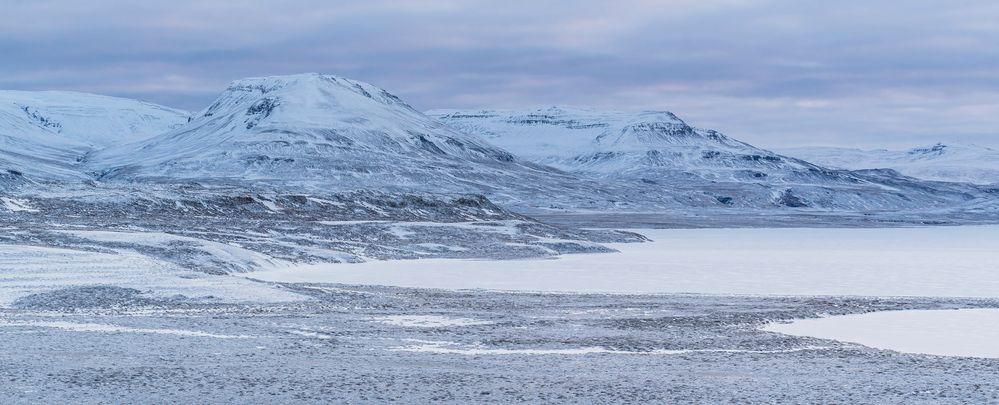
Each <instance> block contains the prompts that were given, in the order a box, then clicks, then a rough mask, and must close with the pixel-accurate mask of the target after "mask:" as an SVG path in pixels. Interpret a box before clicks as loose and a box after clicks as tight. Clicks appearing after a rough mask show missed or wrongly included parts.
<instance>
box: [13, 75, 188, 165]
mask: <svg viewBox="0 0 999 405" xmlns="http://www.w3.org/2000/svg"><path fill="white" fill-rule="evenodd" d="M188 116H189V113H187V112H185V111H180V110H175V109H172V108H168V107H163V106H160V105H156V104H151V103H146V102H142V101H137V100H129V99H123V98H117V97H108V96H100V95H96V94H86V93H76V92H65V91H40V92H29V91H0V169H4V170H8V171H10V172H13V173H21V174H23V175H25V176H28V177H29V178H36V179H79V178H84V177H86V176H85V175H84V174H82V173H80V172H79V171H77V170H76V169H74V168H73V166H74V165H75V164H76V163H77V161H78V160H79V159H80V158H82V157H83V156H84V155H85V154H87V153H89V152H92V151H94V150H97V149H101V148H104V147H107V146H111V145H118V144H122V143H126V142H134V141H138V140H141V139H145V138H148V137H150V136H153V135H156V134H158V133H162V132H165V131H168V130H170V129H173V128H176V127H178V126H180V125H182V124H183V123H185V122H187V119H188Z"/></svg>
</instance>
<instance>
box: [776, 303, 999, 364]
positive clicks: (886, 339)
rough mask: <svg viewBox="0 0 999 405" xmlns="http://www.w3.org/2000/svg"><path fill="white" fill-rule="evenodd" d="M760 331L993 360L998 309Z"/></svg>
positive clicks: (837, 320)
mask: <svg viewBox="0 0 999 405" xmlns="http://www.w3.org/2000/svg"><path fill="white" fill-rule="evenodd" d="M763 329H764V330H767V331H770V332H777V333H783V334H785V335H793V336H808V337H815V338H820V339H831V340H839V341H843V342H850V343H857V344H861V345H864V346H869V347H873V348H877V349H886V350H894V351H898V352H904V353H918V354H929V355H938V356H962V357H986V358H999V344H997V343H996V342H999V309H961V310H949V311H948V310H918V311H886V312H872V313H867V314H856V315H842V316H831V317H827V318H817V319H801V320H796V321H794V322H791V323H772V324H769V325H766V326H765V327H764V328H763Z"/></svg>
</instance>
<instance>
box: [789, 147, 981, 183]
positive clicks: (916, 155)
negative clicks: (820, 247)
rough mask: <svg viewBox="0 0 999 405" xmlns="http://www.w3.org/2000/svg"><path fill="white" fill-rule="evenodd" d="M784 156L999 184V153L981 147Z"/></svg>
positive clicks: (799, 151)
mask: <svg viewBox="0 0 999 405" xmlns="http://www.w3.org/2000/svg"><path fill="white" fill-rule="evenodd" d="M782 152H784V153H786V154H788V155H792V156H798V157H800V158H803V159H805V160H808V161H812V162H815V163H818V164H822V165H826V166H829V167H837V168H843V169H852V170H859V169H893V170H897V171H898V172H899V173H902V174H905V175H907V176H912V177H917V178H921V179H926V180H936V181H957V182H966V183H974V184H999V151H997V150H995V149H990V148H986V147H983V146H977V145H962V144H952V143H948V144H943V143H937V144H935V145H932V146H927V147H920V148H913V149H909V150H904V151H891V150H887V149H878V150H861V149H850V148H834V147H802V148H789V149H783V150H782Z"/></svg>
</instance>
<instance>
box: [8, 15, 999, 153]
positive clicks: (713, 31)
mask: <svg viewBox="0 0 999 405" xmlns="http://www.w3.org/2000/svg"><path fill="white" fill-rule="evenodd" d="M3 8H4V24H3V25H0V55H3V60H4V62H3V63H2V64H0V88H13V89H69V90H79V91H89V92H96V93H104V94H112V95H119V96H126V97H136V98H142V99H146V100H150V101H154V102H160V103H164V104H167V105H171V106H176V107H181V108H187V109H191V110H196V109H200V108H202V107H203V106H204V105H206V104H208V103H209V102H210V101H211V99H212V98H213V97H214V96H215V94H216V93H217V92H218V91H219V90H221V89H222V88H224V86H225V85H226V83H228V82H229V81H231V80H233V79H236V78H240V77H245V76H259V75H273V74H290V73H300V72H306V71H317V72H325V73H332V74H338V75H343V76H348V77H352V78H356V79H359V80H365V81H369V82H372V83H374V84H377V85H380V86H382V87H385V88H387V89H389V90H391V91H393V92H395V93H397V94H399V95H400V96H402V97H403V98H405V99H407V100H408V101H410V103H411V104H413V105H414V106H416V107H417V108H423V109H430V108H446V107H452V108H478V107H517V106H539V105H552V104H573V105H590V106H596V107H604V108H617V109H669V110H672V111H674V112H676V113H677V114H679V115H681V116H683V117H686V118H687V119H688V120H689V121H691V122H692V123H694V124H695V125H698V126H704V127H715V128H718V129H721V130H723V131H725V132H727V133H730V134H731V135H733V136H736V137H739V138H743V139H746V140H749V141H751V142H754V143H758V144H760V145H762V146H769V147H779V146H791V145H803V144H829V145H855V146H862V147H876V146H889V147H892V146H911V145H912V144H917V143H928V142H935V141H937V140H956V141H964V142H975V143H980V144H986V145H991V146H999V135H997V134H999V131H997V128H999V47H996V46H995V45H994V44H996V43H999V25H996V24H995V21H999V4H996V3H994V2H991V1H984V0H983V1H974V0H970V1H969V0H965V1H955V2H940V1H930V0H888V1H880V2H869V1H842V2H824V1H807V0H806V1H801V0H752V1H750V0H714V1H712V0H700V1H698V0H623V1H614V2H609V1H596V0H591V1H586V0H577V1H543V0H542V1H530V2H527V1H505V2H499V1H484V0H426V1H404V0H369V1H365V2H353V1H351V2H346V1H344V2H339V1H320V0H291V1H277V0H261V1H254V2H229V1H206V0H174V1H171V2H134V1H125V0H92V1H88V2H76V1H68V0H67V1H57V0H48V1H46V0H40V1H33V2H19V4H5V5H4V6H3Z"/></svg>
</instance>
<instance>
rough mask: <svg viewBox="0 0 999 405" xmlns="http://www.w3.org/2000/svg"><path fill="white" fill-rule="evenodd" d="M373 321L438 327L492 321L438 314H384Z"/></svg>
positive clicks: (487, 323)
mask: <svg viewBox="0 0 999 405" xmlns="http://www.w3.org/2000/svg"><path fill="white" fill-rule="evenodd" d="M372 320H373V321H375V322H380V323H384V324H388V325H395V326H402V327H407V328H440V327H447V326H476V325H492V324H493V323H494V322H490V321H483V320H477V319H469V318H452V317H447V316H440V315H386V316H379V317H374V318H372Z"/></svg>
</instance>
